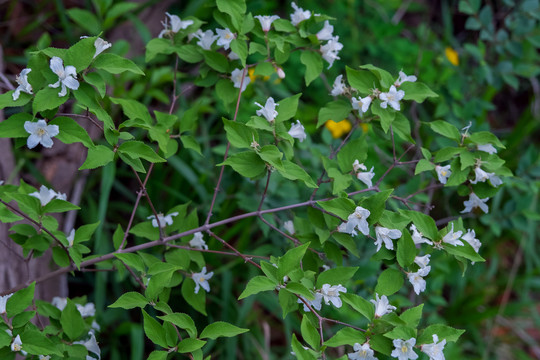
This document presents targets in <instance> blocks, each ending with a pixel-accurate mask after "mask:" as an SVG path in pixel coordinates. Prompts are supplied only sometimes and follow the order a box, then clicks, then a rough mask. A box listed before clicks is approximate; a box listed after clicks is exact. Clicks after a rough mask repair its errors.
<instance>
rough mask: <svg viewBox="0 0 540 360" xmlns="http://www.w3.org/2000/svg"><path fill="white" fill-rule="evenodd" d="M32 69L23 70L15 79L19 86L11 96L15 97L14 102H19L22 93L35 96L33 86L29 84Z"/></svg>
mask: <svg viewBox="0 0 540 360" xmlns="http://www.w3.org/2000/svg"><path fill="white" fill-rule="evenodd" d="M30 71H32V69H28V68H26V69H23V70H22V71H21V73H20V74H19V75H18V76H17V77H16V78H15V81H16V82H17V84H19V86H17V88H16V89H15V91H14V92H13V94H11V96H12V97H13V101H15V100H17V99H18V98H19V96H20V94H21V91H22V92H25V93H27V94H33V92H32V85H30V83H29V82H28V73H30Z"/></svg>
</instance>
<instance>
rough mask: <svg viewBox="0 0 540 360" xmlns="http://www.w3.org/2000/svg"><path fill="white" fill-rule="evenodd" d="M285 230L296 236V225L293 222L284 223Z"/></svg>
mask: <svg viewBox="0 0 540 360" xmlns="http://www.w3.org/2000/svg"><path fill="white" fill-rule="evenodd" d="M283 228H284V229H285V230H286V231H287V232H288V233H289V234H291V235H294V233H295V229H294V223H293V222H292V220H287V221H285V222H284V223H283Z"/></svg>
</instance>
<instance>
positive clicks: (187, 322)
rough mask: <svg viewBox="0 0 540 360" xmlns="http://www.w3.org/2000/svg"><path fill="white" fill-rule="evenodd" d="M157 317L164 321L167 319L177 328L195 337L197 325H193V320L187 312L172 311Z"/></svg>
mask: <svg viewBox="0 0 540 360" xmlns="http://www.w3.org/2000/svg"><path fill="white" fill-rule="evenodd" d="M158 318H160V319H161V320H164V321H169V322H171V323H173V324H174V325H176V326H178V327H179V328H181V329H184V330H186V331H187V333H188V334H189V336H190V337H193V338H194V337H197V327H196V326H195V322H194V321H193V319H192V318H191V317H190V316H189V315H187V314H183V313H173V314H168V315H164V316H158Z"/></svg>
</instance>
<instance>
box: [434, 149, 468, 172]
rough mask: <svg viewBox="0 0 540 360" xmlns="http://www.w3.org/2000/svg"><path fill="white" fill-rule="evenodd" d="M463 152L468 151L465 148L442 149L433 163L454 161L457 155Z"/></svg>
mask: <svg viewBox="0 0 540 360" xmlns="http://www.w3.org/2000/svg"><path fill="white" fill-rule="evenodd" d="M463 151H466V150H465V149H464V148H456V147H445V148H442V149H441V150H439V151H437V153H436V154H435V158H434V159H433V161H434V162H436V163H441V162H443V161H448V160H450V159H452V158H453V157H454V156H455V155H457V154H461V153H462V152H463ZM452 170H453V169H452Z"/></svg>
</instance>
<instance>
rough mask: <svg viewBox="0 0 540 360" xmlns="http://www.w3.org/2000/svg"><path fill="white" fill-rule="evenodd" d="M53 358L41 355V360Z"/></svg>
mask: <svg viewBox="0 0 540 360" xmlns="http://www.w3.org/2000/svg"><path fill="white" fill-rule="evenodd" d="M50 359H51V357H50V356H49V355H47V356H45V355H39V360H50Z"/></svg>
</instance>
